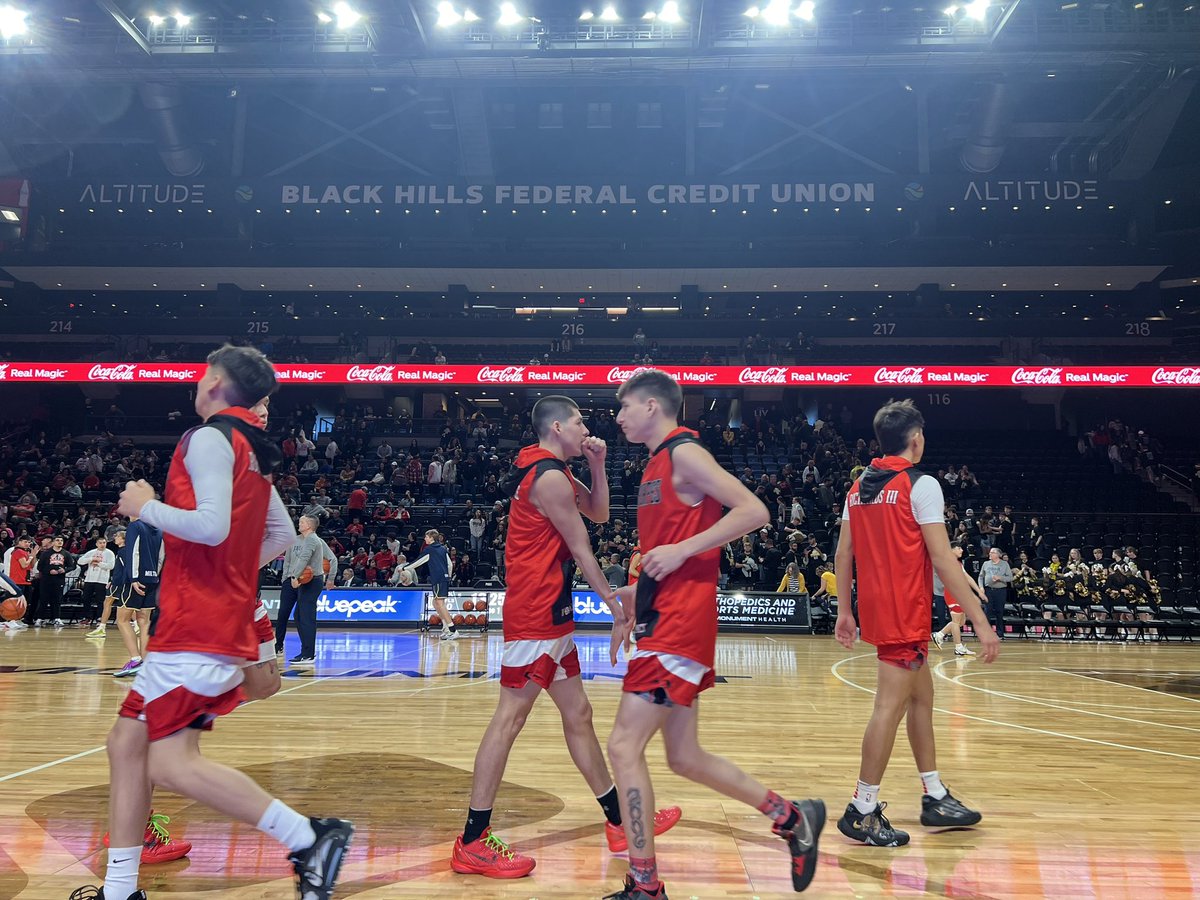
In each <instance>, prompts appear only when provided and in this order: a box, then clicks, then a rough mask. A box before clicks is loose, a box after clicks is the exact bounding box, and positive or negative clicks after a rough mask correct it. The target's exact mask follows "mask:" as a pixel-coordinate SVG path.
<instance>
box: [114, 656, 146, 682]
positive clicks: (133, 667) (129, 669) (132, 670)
mask: <svg viewBox="0 0 1200 900" xmlns="http://www.w3.org/2000/svg"><path fill="white" fill-rule="evenodd" d="M141 667H142V661H141V660H140V659H131V660H130V661H129V662H127V663H125V665H123V666H121V668H119V669H117V671H115V672H113V678H128V677H129V676H130V675H136V674H137V670H138V669H140V668H141Z"/></svg>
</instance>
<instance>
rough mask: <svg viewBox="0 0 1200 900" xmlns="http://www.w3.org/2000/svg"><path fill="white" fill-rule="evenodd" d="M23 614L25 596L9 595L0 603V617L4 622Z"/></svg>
mask: <svg viewBox="0 0 1200 900" xmlns="http://www.w3.org/2000/svg"><path fill="white" fill-rule="evenodd" d="M23 615H25V598H24V597H9V598H8V599H7V600H5V601H4V602H3V603H0V619H3V620H4V621H5V622H12V621H14V620H16V619H19V618H21V616H23Z"/></svg>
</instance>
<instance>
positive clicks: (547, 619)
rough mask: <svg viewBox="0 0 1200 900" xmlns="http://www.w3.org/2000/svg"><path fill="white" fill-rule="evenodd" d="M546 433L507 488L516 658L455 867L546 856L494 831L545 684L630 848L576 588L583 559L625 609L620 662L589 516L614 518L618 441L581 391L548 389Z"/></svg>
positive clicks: (673, 818) (529, 866)
mask: <svg viewBox="0 0 1200 900" xmlns="http://www.w3.org/2000/svg"><path fill="white" fill-rule="evenodd" d="M533 427H534V430H535V431H536V432H537V435H538V443H537V444H536V445H534V446H529V447H525V448H524V449H523V450H522V451H521V452H520V453H519V454H518V455H517V461H516V466H515V467H514V471H513V472H511V473H510V475H509V478H508V483H507V485H506V488H507V489H508V490H510V491H511V493H512V503H511V505H510V507H509V515H508V536H507V539H506V542H505V548H504V549H505V561H506V569H505V573H506V577H505V584H506V587H507V592H506V594H505V597H504V656H503V657H502V659H501V662H500V702H499V703H498V704H497V706H496V712H495V713H494V714H493V716H492V721H491V723H490V724H489V725H488V728H487V731H486V732H484V735H483V740H482V741H481V742H480V744H479V751H478V753H476V755H475V777H474V780H473V783H472V785H471V808H470V809H469V810H468V812H467V824H466V827H465V828H464V829H463V833H462V834H461V835H459V837H458V839H457V840H456V841H455V842H454V854H453V856H452V858H451V862H450V864H451V866H452V868H453V869H454V871H455V872H460V873H462V874H473V875H486V876H487V877H489V878H520V877H522V876H524V875H528V874H529V873H530V872H532V871H533V868H534V865H535V862H534V860H533V859H532V858H530V857H528V856H523V855H522V854H519V853H514V852H513V851H511V850H509V849H508V845H507V844H505V843H504V842H503V841H501V840H500V839H499V838H498V837H496V836H495V835H494V834H492V831H491V819H492V805H493V804H494V802H495V799H496V791H497V789H498V788H499V786H500V780H501V778H503V776H504V766H505V764H506V763H507V762H508V754H509V751H510V750H511V749H512V745H513V742H514V741H515V740H516V739H517V735H518V734H520V733H521V729H522V728H523V727H524V725H525V719H526V717H527V716H528V715H529V712H530V710H532V709H533V704H534V702H535V701H536V700H537V698H538V696H539V695H540V694H541V692H542V691H545V692H546V693H548V694H549V695H550V699H551V700H553V701H554V705H555V706H557V707H558V712H559V715H560V716H561V717H562V723H563V734H564V736H565V737H566V741H567V749H568V751H570V754H571V759H572V761H574V763H575V765H576V766H577V767H578V768H579V771H580V773H581V774H582V775H583V777H584V779H585V780H586V781H587V783H588V787H590V788H591V789H592V793H593V794H594V795H595V797H596V800H597V801H598V802H599V804H600V808H601V809H603V810H604V815H605V817H606V818H607V819H608V822H607V824H606V826H605V829H604V830H605V834H606V836H607V839H608V846H609V849H610V850H612V852H614V853H618V852H620V851H622V850H624V849H625V834H624V832H623V831H622V829H621V809H620V805H619V803H618V802H617V788H616V786H615V785H614V784H613V780H612V778H610V777H609V774H608V766H607V765H606V764H605V761H604V753H603V751H602V750H601V749H600V742H599V740H597V739H596V730H595V728H594V727H593V726H592V706H591V704H590V703H589V702H588V698H587V694H586V693H584V690H583V682H582V681H581V680H580V677H579V653H578V651H577V650H576V649H575V639H574V635H575V608H574V604H573V602H572V598H571V582H572V574H573V570H574V565H575V564H578V566H579V568H580V570H581V571H582V572H583V575H584V577H585V578H586V579H587V582H588V584H590V585H591V587H592V590H594V591H595V592H596V593H597V594H599V595H600V597H601V598H602V599H603V600H604V602H605V603H607V604H608V605H609V608H610V609H612V611H613V623H614V624H613V635H614V640H613V643H612V647H611V653H612V658H613V662H614V664H615V662H616V652H617V641H618V640H619V638H620V636H621V634H622V624H623V615H624V612H623V610H622V608H621V607H620V606H619V605H618V604H617V603H616V602H615V599H616V598H615V596H614V595H613V593H612V588H611V587H609V584H608V581H607V580H606V579H605V577H604V573H603V572H602V571H601V569H600V564H599V563H597V562H596V558H595V556H593V555H592V548H591V543H590V541H589V539H588V534H587V529H586V528H584V525H583V520H582V519H581V518H580V516H579V514H580V512H582V513H583V514H584V515H585V516H587V517H588V518H589V519H591V520H592V521H593V522H605V521H607V520H608V475H607V474H606V472H605V470H604V459H605V456H606V455H607V452H608V450H607V447H606V446H605V444H604V441H602V440H600V439H599V438H594V437H591V436H589V435H588V430H587V426H586V425H584V424H583V416H581V415H580V413H579V407H578V406H576V405H575V401H574V400H572V399H571V398H569V397H559V396H549V397H543V398H542V399H541V400H539V401H538V402H537V403H536V404H534V407H533ZM576 456H583V457H584V458H585V459H586V460H587V463H588V468H589V469H590V470H591V476H592V477H591V481H592V486H591V489H590V490H589V489H588V488H587V487H586V486H585V485H583V484H581V483H580V482H578V481H576V480H575V478H574V477H573V476H572V475H571V472H570V470H569V469H568V468H567V467H566V463H565V460H567V459H569V458H571V457H576ZM679 816H680V812H679V808H678V807H672V808H671V809H666V810H662V811H660V812H659V813H658V814H656V815H655V817H654V827H655V828H656V829H657V830H658V832H659V833H662V832H663V831H666V830H667V829H668V828H670V827H671V826H673V825H674V824H675V823H676V822H677V821H679Z"/></svg>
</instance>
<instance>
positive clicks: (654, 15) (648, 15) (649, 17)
mask: <svg viewBox="0 0 1200 900" xmlns="http://www.w3.org/2000/svg"><path fill="white" fill-rule="evenodd" d="M657 18H658V13H656V12H655V11H654V10H650V12H648V13H646V14H645V15H644V16H642V19H643V21H646V22H653V21H654V20H655V19H657Z"/></svg>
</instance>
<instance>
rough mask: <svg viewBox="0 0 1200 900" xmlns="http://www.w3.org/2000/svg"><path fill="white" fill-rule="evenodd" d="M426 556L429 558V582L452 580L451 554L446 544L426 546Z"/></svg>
mask: <svg viewBox="0 0 1200 900" xmlns="http://www.w3.org/2000/svg"><path fill="white" fill-rule="evenodd" d="M424 554H425V555H426V556H428V557H429V580H430V581H446V580H448V579H449V578H450V552H449V551H448V550H447V549H446V545H445V544H439V543H436V542H435V543H432V544H426V545H425V551H424Z"/></svg>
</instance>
